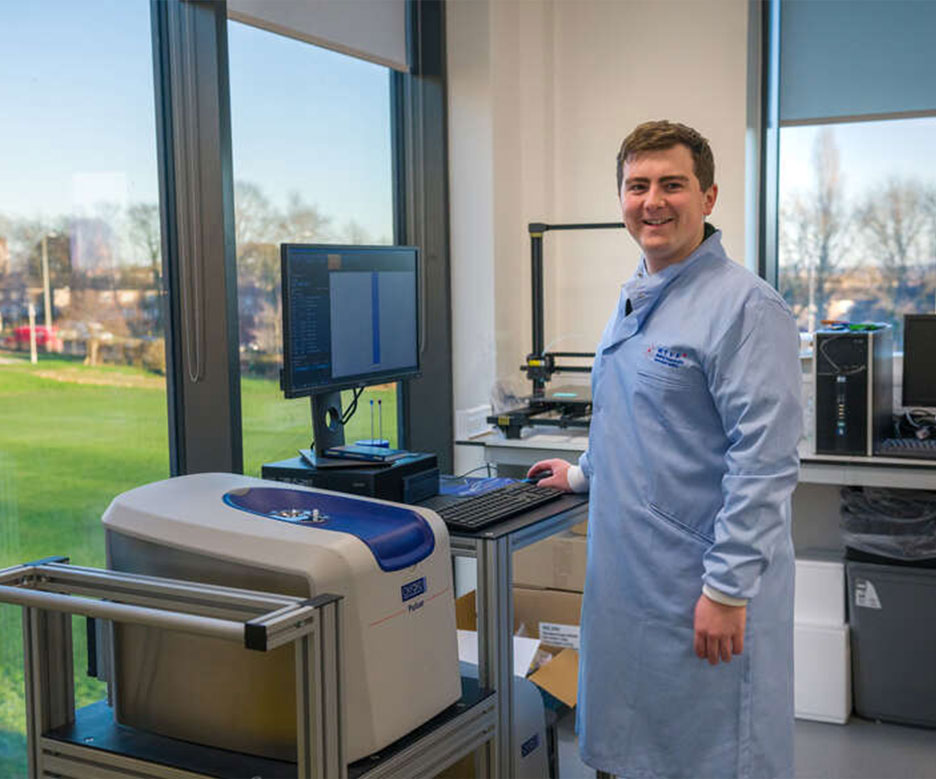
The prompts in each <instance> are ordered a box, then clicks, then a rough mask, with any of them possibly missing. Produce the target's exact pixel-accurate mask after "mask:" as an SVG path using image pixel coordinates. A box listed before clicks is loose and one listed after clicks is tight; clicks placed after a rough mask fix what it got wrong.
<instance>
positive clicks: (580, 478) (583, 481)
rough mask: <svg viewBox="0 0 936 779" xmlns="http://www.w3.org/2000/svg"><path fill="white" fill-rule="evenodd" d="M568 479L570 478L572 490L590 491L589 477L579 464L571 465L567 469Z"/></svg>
mask: <svg viewBox="0 0 936 779" xmlns="http://www.w3.org/2000/svg"><path fill="white" fill-rule="evenodd" d="M566 479H568V480H569V489H570V490H572V492H588V477H587V476H586V475H585V472H584V471H583V470H582V469H581V468H580V467H579V466H578V465H572V466H570V467H569V470H568V471H566Z"/></svg>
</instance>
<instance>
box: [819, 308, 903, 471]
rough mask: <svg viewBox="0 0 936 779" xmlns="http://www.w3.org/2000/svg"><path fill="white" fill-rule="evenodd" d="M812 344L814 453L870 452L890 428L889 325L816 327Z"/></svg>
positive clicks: (890, 336) (890, 364) (864, 453)
mask: <svg viewBox="0 0 936 779" xmlns="http://www.w3.org/2000/svg"><path fill="white" fill-rule="evenodd" d="M813 347H814V351H813V379H814V384H813V386H814V387H815V398H814V406H815V411H816V454H838V455H858V456H871V455H873V454H874V451H875V449H876V448H877V444H878V442H879V441H880V440H881V439H882V438H886V437H887V436H888V435H889V434H890V430H891V426H892V415H893V409H894V387H893V383H894V378H893V334H892V332H891V328H890V326H888V325H881V326H878V327H875V328H874V329H862V330H851V329H848V330H819V331H817V332H816V335H815V338H814V339H813Z"/></svg>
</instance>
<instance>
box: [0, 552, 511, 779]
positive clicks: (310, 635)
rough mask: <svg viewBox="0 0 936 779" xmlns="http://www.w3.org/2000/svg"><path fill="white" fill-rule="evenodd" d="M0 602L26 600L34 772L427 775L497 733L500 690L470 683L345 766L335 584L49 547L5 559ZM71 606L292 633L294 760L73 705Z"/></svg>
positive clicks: (218, 629) (212, 627)
mask: <svg viewBox="0 0 936 779" xmlns="http://www.w3.org/2000/svg"><path fill="white" fill-rule="evenodd" d="M0 602H3V603H12V604H16V605H20V606H22V607H23V648H24V653H23V655H24V664H25V684H26V718H27V739H28V750H29V775H30V776H32V777H53V776H54V777H74V779H85V778H87V779H90V778H91V777H94V778H95V779H97V778H98V777H105V778H111V777H118V776H127V775H130V776H134V777H137V778H138V779H157V778H159V779H190V778H194V777H203V776H212V777H218V776H245V775H247V776H258V777H264V779H266V777H280V776H299V777H303V778H304V779H305V778H306V777H308V779H325V778H326V777H327V778H328V779H332V777H337V778H338V779H344V778H345V777H348V776H351V777H353V779H361V778H362V777H369V778H370V779H377V777H393V776H400V777H404V776H405V777H417V776H425V777H430V776H434V775H435V774H437V773H438V772H439V771H441V770H443V769H444V768H446V767H447V766H449V765H451V764H452V763H454V762H455V761H456V760H458V759H460V758H461V757H462V756H464V755H466V754H469V753H471V752H472V751H474V750H476V749H477V748H478V747H479V746H481V745H482V744H484V743H486V742H488V741H489V740H490V739H491V738H492V737H493V734H494V728H495V712H496V703H497V696H496V694H495V693H490V692H486V691H483V690H481V689H480V688H476V689H474V690H468V691H466V693H465V695H464V696H463V699H462V701H461V702H460V703H458V704H455V706H453V707H451V711H449V710H447V711H446V712H443V714H441V715H439V716H438V717H436V718H435V719H434V720H432V721H430V723H427V724H426V725H425V726H423V727H422V728H420V729H418V730H417V731H415V732H414V733H413V734H411V736H409V737H406V738H404V739H401V741H400V742H398V744H396V745H391V746H390V747H388V748H387V749H386V750H383V752H382V754H381V755H380V756H379V757H372V758H365V761H358V763H355V764H353V765H352V766H350V768H349V766H348V765H347V764H346V762H345V757H344V732H343V728H342V723H343V722H344V710H343V699H342V685H341V678H342V668H341V657H342V655H341V646H340V637H341V598H340V597H339V596H336V595H327V594H324V595H320V596H318V597H315V598H312V599H311V600H309V599H303V598H297V597H292V596H287V595H279V594H273V593H267V592H256V591H250V590H239V589H234V588H230V587H219V586H214V585H206V584H201V583H195V582H187V581H179V580H173V579H164V578H158V577H152V576H142V575H137V574H127V573H118V572H115V571H109V570H101V569H95V568H82V567H78V566H73V565H69V564H67V559H66V558H47V559H45V560H40V561H37V562H35V563H27V564H23V565H19V566H15V567H12V568H6V569H4V570H0ZM72 614H78V615H83V616H86V617H94V618H97V619H102V620H109V621H111V622H126V623H134V624H141V625H148V626H150V627H156V628H161V629H166V630H174V631H182V632H186V633H191V634H197V635H201V636H208V637H213V638H218V639H223V640H227V641H232V642H235V643H240V644H242V645H243V646H244V648H245V650H248V651H259V652H267V651H271V650H273V649H276V648H277V647H280V646H283V645H286V644H289V643H294V644H295V683H296V733H297V761H296V762H295V763H286V762H283V761H276V760H269V759H265V758H256V757H252V756H250V755H242V754H240V753H236V752H230V751H226V750H219V749H214V748H212V747H207V746H203V745H198V744H190V743H186V742H179V741H176V740H174V739H169V738H165V737H162V736H159V735H157V734H150V733H146V732H142V731H136V730H133V729H131V728H125V727H123V726H120V725H118V724H116V723H115V722H114V720H113V716H112V714H111V713H110V709H109V708H108V707H107V705H106V703H105V702H103V701H102V702H100V703H96V704H92V705H91V706H88V707H85V708H82V709H80V710H78V711H77V712H76V710H75V699H74V678H73V670H72V635H71V615H72ZM484 758H485V755H484V751H483V750H482V758H481V762H482V765H481V766H479V767H480V768H481V770H482V771H484V770H485V769H487V765H485V763H486V760H485V759H484ZM361 764H363V765H361ZM482 775H483V774H482Z"/></svg>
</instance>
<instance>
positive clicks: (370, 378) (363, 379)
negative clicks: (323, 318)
mask: <svg viewBox="0 0 936 779" xmlns="http://www.w3.org/2000/svg"><path fill="white" fill-rule="evenodd" d="M293 250H313V251H320V252H323V253H329V254H341V253H350V252H355V253H357V254H362V253H364V254H375V255H379V254H384V253H389V252H391V251H400V250H405V251H412V252H413V254H414V256H415V275H414V283H415V285H416V289H415V292H416V365H415V367H407V368H405V369H402V368H399V369H392V370H388V371H383V372H380V373H370V374H357V375H355V376H349V377H347V378H342V379H339V380H335V381H330V382H328V383H327V384H320V385H316V386H314V387H299V388H297V387H296V386H295V385H294V384H293V383H292V375H291V373H290V371H288V370H287V367H286V366H287V365H289V364H290V361H291V359H292V350H291V347H290V342H291V338H290V336H291V329H290V323H289V311H290V308H289V303H288V300H289V292H290V289H289V282H290V276H289V273H288V266H289V263H290V260H289V253H290V251H293ZM421 260H422V258H421V256H420V251H419V247H418V246H408V245H399V244H383V245H355V244H331V243H281V244H280V295H281V301H280V308H281V310H282V322H283V366H282V369H281V371H280V387H281V389H282V390H283V394H284V395H285V396H286V397H287V398H307V397H314V396H316V395H322V394H325V393H329V392H336V391H340V390H348V389H359V388H362V387H368V386H373V385H376V384H388V383H390V382H395V381H403V380H406V379H413V378H418V377H419V376H421V375H422V343H421V338H420V336H421V333H422V297H421V295H420V287H421V284H420V269H421Z"/></svg>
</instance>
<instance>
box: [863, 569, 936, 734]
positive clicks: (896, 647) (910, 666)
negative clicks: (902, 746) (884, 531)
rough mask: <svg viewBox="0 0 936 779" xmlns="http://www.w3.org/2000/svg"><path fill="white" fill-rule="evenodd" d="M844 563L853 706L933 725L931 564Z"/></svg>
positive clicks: (935, 658) (934, 589) (935, 649)
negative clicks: (921, 565)
mask: <svg viewBox="0 0 936 779" xmlns="http://www.w3.org/2000/svg"><path fill="white" fill-rule="evenodd" d="M845 567H846V571H847V577H848V615H849V617H848V621H849V624H850V626H851V654H852V692H853V698H854V706H855V712H856V713H857V714H859V715H860V716H862V717H867V718H869V719H880V720H887V721H890V722H900V723H906V724H910V725H925V726H929V727H936V570H932V569H924V568H913V567H907V566H894V565H879V564H876V563H865V562H854V561H849V562H847V563H846V566H845Z"/></svg>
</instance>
